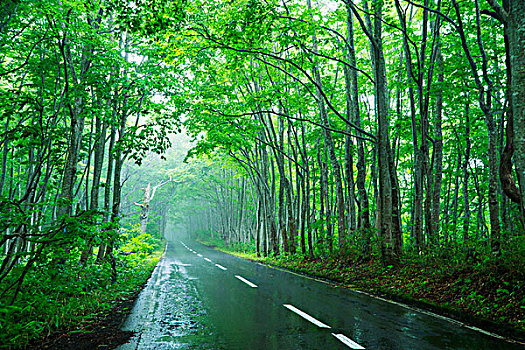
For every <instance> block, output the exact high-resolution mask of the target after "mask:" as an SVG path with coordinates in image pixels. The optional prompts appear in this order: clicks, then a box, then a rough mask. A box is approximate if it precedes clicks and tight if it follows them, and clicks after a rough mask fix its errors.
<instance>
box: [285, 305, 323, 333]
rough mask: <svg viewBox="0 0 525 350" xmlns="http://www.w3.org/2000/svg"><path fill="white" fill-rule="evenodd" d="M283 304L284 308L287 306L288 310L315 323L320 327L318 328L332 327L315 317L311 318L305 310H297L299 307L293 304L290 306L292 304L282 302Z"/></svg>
mask: <svg viewBox="0 0 525 350" xmlns="http://www.w3.org/2000/svg"><path fill="white" fill-rule="evenodd" d="M283 306H284V307H285V308H287V309H288V310H290V311H293V312H295V313H296V314H298V315H299V316H301V317H302V318H304V319H305V320H307V321H310V322H312V323H313V324H315V325H316V326H317V327H320V328H332V327H330V326H329V325H327V324H325V323H323V322H321V321H319V320H318V319H315V318H313V317H312V316H310V315H308V314H307V313H306V312H304V311H301V310H299V309H298V308H296V307H295V306H292V305H290V304H283Z"/></svg>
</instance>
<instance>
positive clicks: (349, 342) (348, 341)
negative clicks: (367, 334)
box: [332, 333, 364, 349]
mask: <svg viewBox="0 0 525 350" xmlns="http://www.w3.org/2000/svg"><path fill="white" fill-rule="evenodd" d="M332 335H333V336H334V337H336V338H337V339H339V340H340V341H341V343H343V344H345V345H346V346H348V347H349V348H350V349H364V347H362V346H361V345H359V344H357V343H356V342H355V341H353V340H352V339H350V338H348V337H346V336H345V335H344V334H340V333H338V334H336V333H332Z"/></svg>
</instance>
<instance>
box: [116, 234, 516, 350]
mask: <svg viewBox="0 0 525 350" xmlns="http://www.w3.org/2000/svg"><path fill="white" fill-rule="evenodd" d="M124 329H125V330H133V331H136V332H137V333H136V335H135V336H134V337H133V338H132V340H131V342H130V343H128V344H125V345H123V346H121V347H120V348H119V349H120V350H129V349H156V350H160V349H232V350H233V349H242V350H246V349H249V350H252V349H279V350H288V349H323V350H325V349H326V350H328V349H330V350H331V349H363V348H366V349H418V350H419V349H523V347H522V346H519V345H517V344H511V343H508V342H506V341H504V340H500V339H497V338H494V337H491V336H489V335H486V334H483V333H480V332H476V331H474V330H472V329H469V328H467V327H465V326H464V325H462V324H460V323H458V322H455V321H452V320H447V319H443V318H439V317H435V316H433V315H431V314H427V313H424V312H420V311H417V310H414V309H410V308H408V307H405V306H402V305H397V304H392V303H389V302H385V301H382V300H378V299H376V298H373V297H370V296H368V295H365V294H361V293H358V292H354V291H351V290H347V289H343V288H337V287H334V286H331V285H328V284H326V283H323V282H320V281H315V280H312V279H308V278H305V277H302V276H298V275H295V274H291V273H288V272H285V271H281V270H276V269H272V268H269V267H266V266H263V265H260V264H257V263H253V262H249V261H246V260H244V259H241V258H237V257H232V256H230V255H227V254H224V253H221V252H217V251H215V250H213V249H210V248H208V247H205V246H203V245H201V244H198V243H195V242H191V241H182V242H179V241H177V242H170V243H169V245H168V248H167V250H166V253H165V256H164V257H163V258H162V259H161V261H160V262H159V264H158V265H157V267H156V269H155V271H154V272H153V275H152V277H151V278H150V280H149V282H148V285H147V286H146V288H145V289H144V291H143V292H142V293H141V295H140V296H139V298H138V299H137V302H136V304H135V307H134V309H133V311H132V313H131V315H130V316H129V318H128V320H127V321H126V323H125V325H124Z"/></svg>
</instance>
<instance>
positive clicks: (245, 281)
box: [235, 275, 257, 288]
mask: <svg viewBox="0 0 525 350" xmlns="http://www.w3.org/2000/svg"><path fill="white" fill-rule="evenodd" d="M235 278H238V279H239V280H241V281H243V282H244V283H246V284H247V285H249V286H250V287H252V288H257V285H256V284H253V283H252V282H250V281H248V280H247V279H245V278H242V277H241V276H239V275H235Z"/></svg>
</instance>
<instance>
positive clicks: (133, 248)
mask: <svg viewBox="0 0 525 350" xmlns="http://www.w3.org/2000/svg"><path fill="white" fill-rule="evenodd" d="M136 231H137V230H134V231H133V230H131V231H126V232H124V237H126V238H127V240H126V242H123V244H122V245H121V246H120V247H119V249H118V251H117V253H116V266H117V274H118V277H117V281H116V282H112V278H111V275H112V271H111V266H110V263H109V261H102V262H95V261H90V262H88V263H87V264H79V263H78V259H80V255H79V254H75V253H74V252H70V253H69V259H67V260H66V261H63V262H62V261H57V260H55V261H50V262H48V263H47V264H41V265H38V266H35V267H34V268H33V269H32V270H31V271H30V272H29V273H28V274H27V276H26V277H25V280H24V284H23V286H22V287H21V288H20V291H19V293H18V296H17V298H16V300H15V301H14V302H13V303H11V302H10V301H11V298H10V297H12V293H6V294H4V295H3V296H2V299H1V300H0V344H1V345H0V348H7V349H11V348H12V349H16V348H26V347H29V345H30V344H32V346H35V347H37V348H38V347H39V344H41V343H43V342H45V341H48V342H49V341H51V342H52V341H54V338H56V337H64V338H67V337H69V336H71V335H72V334H75V333H90V332H98V331H100V330H101V329H100V328H101V327H100V325H99V329H97V328H95V329H93V327H91V326H92V323H95V325H96V324H97V322H99V321H100V320H103V319H104V318H106V317H107V316H109V315H111V314H112V313H122V316H121V319H123V318H125V313H126V312H127V311H129V309H128V310H123V309H122V308H121V307H120V304H121V303H122V301H126V300H128V299H130V298H134V297H135V296H136V294H137V292H138V291H140V290H141V289H142V287H143V285H144V283H145V282H146V281H147V279H148V278H149V276H150V275H151V272H152V271H153V268H154V267H155V265H156V264H157V262H158V260H159V259H160V257H161V255H162V253H163V251H164V245H165V244H164V243H163V242H162V241H161V240H159V239H157V238H154V237H151V236H150V235H144V234H140V235H138V236H136V235H135V236H134V233H136ZM11 282H12V281H11V280H9V279H6V280H4V281H3V284H2V285H0V287H2V288H4V289H5V287H6V284H9V283H11ZM81 345H84V344H79V346H81ZM51 348H52V346H51Z"/></svg>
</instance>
